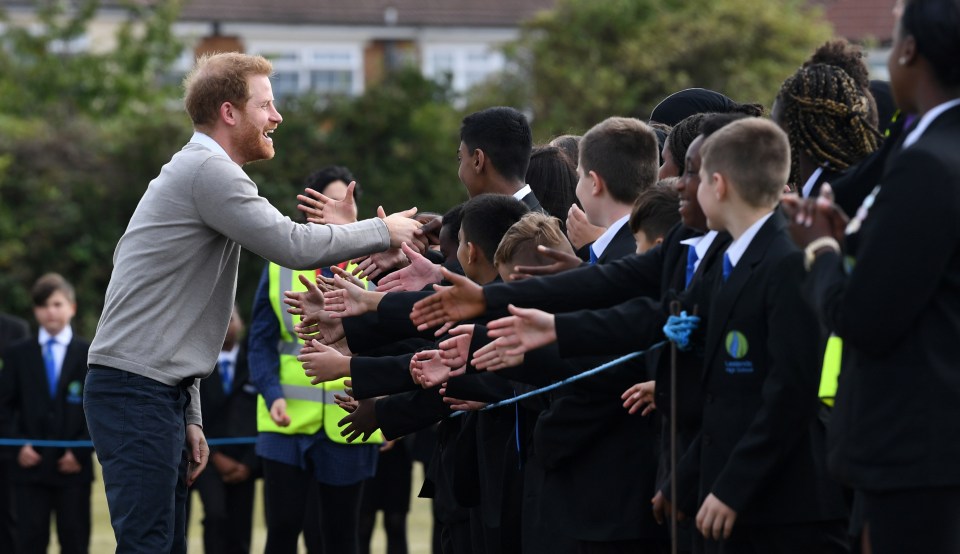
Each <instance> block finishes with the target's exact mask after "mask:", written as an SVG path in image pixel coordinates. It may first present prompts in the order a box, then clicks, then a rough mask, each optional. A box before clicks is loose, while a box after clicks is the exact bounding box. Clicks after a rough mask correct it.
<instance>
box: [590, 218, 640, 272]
mask: <svg viewBox="0 0 960 554" xmlns="http://www.w3.org/2000/svg"><path fill="white" fill-rule="evenodd" d="M636 253H637V239H636V238H634V236H633V233H631V232H630V224H629V223H624V224H623V225H622V226H621V227H620V229H619V230H618V231H617V233H616V234H615V235H613V240H611V241H610V244H608V245H607V247H606V248H604V249H603V254H601V255H600V257H599V258H597V263H598V264H605V263H609V262H612V261H614V260H619V259H620V258H622V257H624V256H629V255H631V254H636Z"/></svg>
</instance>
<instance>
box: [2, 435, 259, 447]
mask: <svg viewBox="0 0 960 554" xmlns="http://www.w3.org/2000/svg"><path fill="white" fill-rule="evenodd" d="M256 442H257V437H234V438H223V439H207V444H208V445H210V446H224V445H228V444H255V443H256ZM25 444H29V445H31V446H37V447H52V448H93V442H91V441H55V440H42V439H39V440H38V439H0V446H23V445H25Z"/></svg>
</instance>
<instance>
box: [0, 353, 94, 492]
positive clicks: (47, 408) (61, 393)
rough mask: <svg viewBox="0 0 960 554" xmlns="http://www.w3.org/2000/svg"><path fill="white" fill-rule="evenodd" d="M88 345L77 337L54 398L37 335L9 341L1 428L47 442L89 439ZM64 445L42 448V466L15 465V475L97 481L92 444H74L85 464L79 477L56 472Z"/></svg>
mask: <svg viewBox="0 0 960 554" xmlns="http://www.w3.org/2000/svg"><path fill="white" fill-rule="evenodd" d="M89 347H90V343H89V342H87V341H86V340H84V339H82V338H79V337H77V336H74V338H73V340H72V341H70V344H69V345H67V352H66V355H65V356H64V359H63V367H62V368H61V370H60V380H59V381H58V384H57V394H56V397H55V398H50V392H49V387H48V383H47V373H46V366H45V365H44V362H43V354H42V352H41V348H40V344H39V343H38V342H37V337H31V338H29V339H27V340H24V341H21V342H18V343H16V344H14V345H11V346H10V347H9V348H8V349H7V351H6V353H5V355H4V358H3V371H0V421H2V422H3V423H2V424H0V427H2V428H4V429H7V430H8V431H9V432H10V433H11V434H12V436H13V437H18V438H27V439H45V440H70V441H73V440H90V434H89V433H88V432H87V421H86V418H85V417H84V415H83V385H84V380H85V378H86V375H87V350H88V349H89ZM64 450H65V449H63V448H49V447H46V448H41V447H37V448H36V451H37V453H39V454H40V456H42V457H43V460H42V461H41V463H40V465H38V466H36V467H33V468H29V469H25V468H21V467H20V466H19V464H16V463H15V464H14V466H15V467H16V472H15V473H14V475H15V477H16V478H17V479H22V480H26V481H29V482H42V483H47V484H53V485H61V486H62V485H68V484H72V483H78V482H83V481H91V480H92V479H93V471H92V466H91V463H90V460H91V454H92V452H93V449H92V448H89V447H83V448H72V449H71V450H72V451H73V455H74V457H76V459H77V461H78V462H79V463H80V465H81V466H82V468H83V469H82V471H81V472H80V473H78V474H75V475H64V474H62V473H60V472H59V471H58V470H57V460H58V459H59V458H60V457H61V456H62V455H63V453H64Z"/></svg>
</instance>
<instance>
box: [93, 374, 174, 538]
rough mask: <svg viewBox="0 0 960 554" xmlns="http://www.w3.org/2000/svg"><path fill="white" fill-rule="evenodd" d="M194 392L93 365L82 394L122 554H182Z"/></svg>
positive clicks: (114, 530) (112, 522)
mask: <svg viewBox="0 0 960 554" xmlns="http://www.w3.org/2000/svg"><path fill="white" fill-rule="evenodd" d="M189 398H190V394H189V392H188V391H187V390H186V389H185V388H181V387H176V386H173V387H171V386H168V385H164V384H163V383H160V382H158V381H154V380H153V379H149V378H146V377H141V376H139V375H135V374H133V373H129V372H126V371H119V370H115V369H110V368H103V367H100V366H91V368H90V371H89V372H88V373H87V379H86V386H85V387H84V391H83V410H84V413H85V414H86V417H87V427H88V428H89V429H90V437H91V438H92V439H93V445H94V448H95V449H96V452H97V458H98V459H99V460H100V465H101V466H102V467H103V486H104V489H106V494H107V505H108V506H109V508H110V523H111V525H113V533H114V535H115V536H116V539H117V550H116V551H117V553H118V554H120V553H127V552H143V553H149V554H160V553H178V554H179V553H185V552H186V550H187V543H186V539H185V535H184V532H185V525H186V524H185V521H186V520H185V515H184V514H185V509H186V499H187V486H186V481H185V478H186V470H187V461H186V459H185V458H184V455H183V445H184V441H185V422H184V415H185V414H184V411H185V409H186V405H187V403H188V401H189Z"/></svg>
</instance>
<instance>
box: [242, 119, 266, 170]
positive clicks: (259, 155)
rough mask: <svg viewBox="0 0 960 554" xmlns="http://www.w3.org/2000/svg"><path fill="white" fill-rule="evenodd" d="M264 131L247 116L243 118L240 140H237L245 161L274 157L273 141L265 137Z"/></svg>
mask: <svg viewBox="0 0 960 554" xmlns="http://www.w3.org/2000/svg"><path fill="white" fill-rule="evenodd" d="M263 132H264V130H263V129H261V128H258V127H256V126H255V125H253V124H252V123H250V121H249V120H248V119H247V118H245V117H244V118H243V120H242V122H241V123H240V128H239V129H238V133H239V140H238V141H237V149H238V150H239V151H240V152H239V153H240V157H241V158H242V159H243V163H245V164H247V163H250V162H255V161H258V160H269V159H271V158H273V155H274V149H273V143H271V142H268V141H267V139H266V138H264V136H263Z"/></svg>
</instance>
